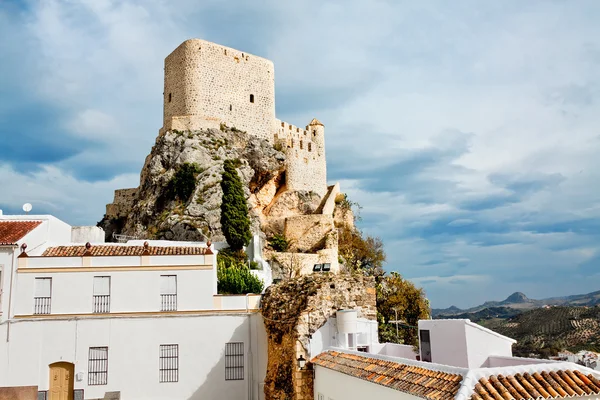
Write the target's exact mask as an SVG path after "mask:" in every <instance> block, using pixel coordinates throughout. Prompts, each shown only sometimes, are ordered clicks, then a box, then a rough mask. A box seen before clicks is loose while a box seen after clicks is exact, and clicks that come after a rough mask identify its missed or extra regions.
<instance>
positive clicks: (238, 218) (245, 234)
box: [221, 160, 252, 251]
mask: <svg viewBox="0 0 600 400" xmlns="http://www.w3.org/2000/svg"><path fill="white" fill-rule="evenodd" d="M223 169H224V171H223V174H222V179H221V189H223V200H222V202H221V229H222V230H223V235H225V239H226V240H227V243H228V244H229V246H230V247H231V249H232V250H234V251H236V250H241V249H242V248H244V247H245V246H247V245H248V243H250V239H251V238H252V233H251V232H250V219H249V218H248V204H247V202H246V196H244V188H243V186H242V181H241V180H240V177H239V175H238V173H237V170H236V163H235V162H234V161H233V160H225V162H224V163H223Z"/></svg>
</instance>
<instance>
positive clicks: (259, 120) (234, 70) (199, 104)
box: [159, 39, 327, 197]
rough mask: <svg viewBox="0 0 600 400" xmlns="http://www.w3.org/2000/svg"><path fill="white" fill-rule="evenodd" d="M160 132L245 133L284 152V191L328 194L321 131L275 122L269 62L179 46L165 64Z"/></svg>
mask: <svg viewBox="0 0 600 400" xmlns="http://www.w3.org/2000/svg"><path fill="white" fill-rule="evenodd" d="M163 98H164V100H163V101H164V112H163V127H162V128H161V130H160V133H159V134H161V135H162V134H164V133H165V132H167V131H169V130H179V131H187V130H198V129H206V128H215V129H219V128H220V126H221V124H225V125H227V126H229V127H235V128H237V129H240V130H242V131H246V132H247V133H248V134H249V135H253V136H257V137H260V138H262V139H266V140H268V141H270V142H271V143H273V144H274V145H280V146H282V148H284V149H286V153H287V160H286V164H287V165H286V185H287V187H288V189H291V190H306V191H313V192H315V193H317V194H319V195H320V196H321V197H323V196H325V194H326V193H327V167H326V160H325V127H324V126H323V124H322V123H321V122H319V121H318V120H317V119H313V120H312V121H311V122H310V124H309V125H307V126H306V128H305V129H300V128H298V127H296V126H294V125H291V124H288V123H286V122H283V121H280V120H278V119H277V118H276V117H275V70H274V65H273V62H272V61H270V60H267V59H264V58H261V57H257V56H255V55H252V54H248V53H245V52H242V51H239V50H235V49H232V48H229V47H224V46H220V45H218V44H215V43H211V42H207V41H204V40H200V39H190V40H186V41H185V42H183V43H182V44H181V45H179V47H177V48H176V49H175V50H174V51H173V52H172V53H171V54H169V55H168V56H167V58H166V59H165V83H164V93H163Z"/></svg>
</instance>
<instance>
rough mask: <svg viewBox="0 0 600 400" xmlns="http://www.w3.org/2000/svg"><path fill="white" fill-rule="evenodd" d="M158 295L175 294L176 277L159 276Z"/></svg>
mask: <svg viewBox="0 0 600 400" xmlns="http://www.w3.org/2000/svg"><path fill="white" fill-rule="evenodd" d="M160 294H177V275H161V276H160Z"/></svg>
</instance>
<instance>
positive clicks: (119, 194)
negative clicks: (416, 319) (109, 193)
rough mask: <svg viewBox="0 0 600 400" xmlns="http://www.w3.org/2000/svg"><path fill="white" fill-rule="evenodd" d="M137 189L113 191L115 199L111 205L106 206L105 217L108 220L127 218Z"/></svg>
mask: <svg viewBox="0 0 600 400" xmlns="http://www.w3.org/2000/svg"><path fill="white" fill-rule="evenodd" d="M137 192H138V188H131V189H118V190H115V198H114V200H113V202H112V203H110V204H107V205H106V216H107V217H108V218H120V217H127V216H128V215H129V213H130V212H131V210H132V208H133V203H134V201H135V199H136V196H137Z"/></svg>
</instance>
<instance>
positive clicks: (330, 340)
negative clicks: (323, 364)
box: [308, 311, 383, 357]
mask: <svg viewBox="0 0 600 400" xmlns="http://www.w3.org/2000/svg"><path fill="white" fill-rule="evenodd" d="M355 312H356V311H355ZM351 344H353V346H348V339H347V336H345V335H344V334H340V333H339V332H338V328H337V318H333V317H330V318H329V319H327V322H326V323H325V324H324V325H323V326H321V327H320V328H319V329H317V330H316V331H315V333H313V334H312V338H311V339H310V341H309V348H308V356H309V357H314V356H316V355H317V354H319V353H321V352H323V351H325V350H327V349H328V348H331V347H343V348H350V349H351V350H356V349H357V348H358V349H361V350H362V351H366V352H373V351H378V350H379V349H381V348H383V345H380V344H379V342H378V335H377V321H371V320H368V319H366V318H357V320H356V332H355V334H354V341H353V342H352V343H351Z"/></svg>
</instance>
